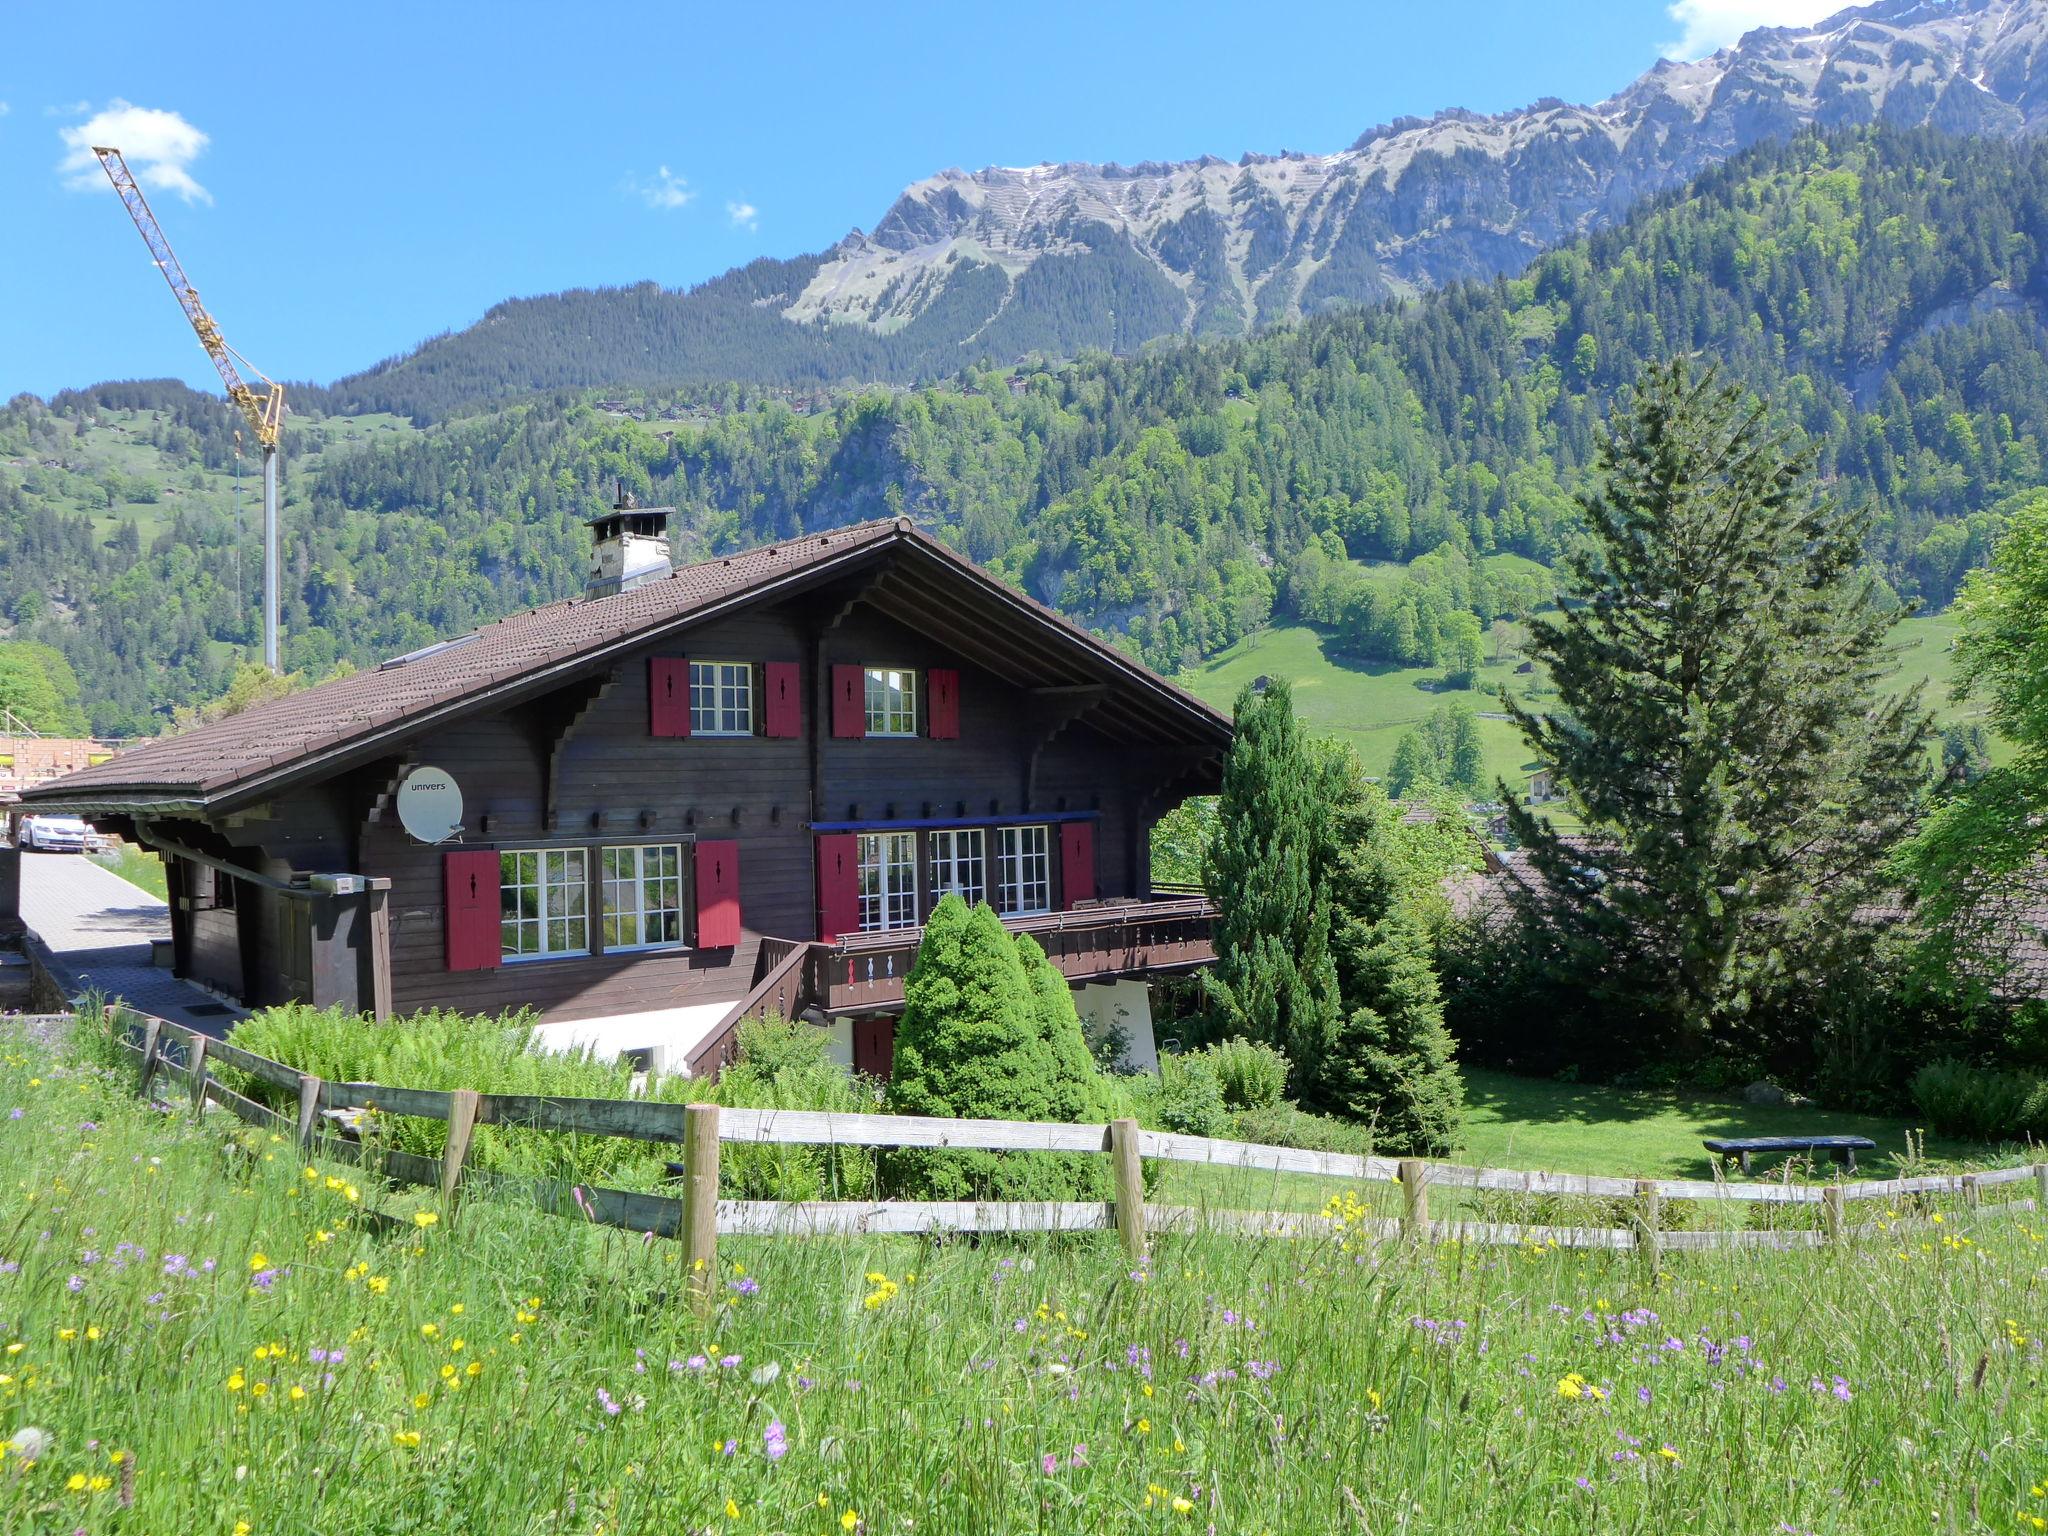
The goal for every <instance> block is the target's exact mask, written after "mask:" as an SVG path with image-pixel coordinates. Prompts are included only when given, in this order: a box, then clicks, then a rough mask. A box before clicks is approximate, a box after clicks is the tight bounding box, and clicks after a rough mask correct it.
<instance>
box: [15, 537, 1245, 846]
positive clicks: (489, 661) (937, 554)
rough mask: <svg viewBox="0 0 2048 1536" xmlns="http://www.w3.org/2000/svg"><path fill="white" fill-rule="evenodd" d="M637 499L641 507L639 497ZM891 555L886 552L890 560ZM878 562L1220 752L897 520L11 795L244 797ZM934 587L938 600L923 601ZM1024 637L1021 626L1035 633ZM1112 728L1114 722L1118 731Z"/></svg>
mask: <svg viewBox="0 0 2048 1536" xmlns="http://www.w3.org/2000/svg"><path fill="white" fill-rule="evenodd" d="M635 510H639V509H635ZM892 556H893V557H894V558H893V559H892V558H891V557H892ZM885 561H886V562H887V563H888V564H889V566H890V569H889V570H888V571H887V572H886V573H885V574H884V576H883V577H882V579H881V580H880V581H879V582H878V584H877V589H876V590H878V591H884V590H886V591H888V592H892V593H894V595H896V596H898V597H899V598H901V599H904V600H905V601H904V603H903V604H902V605H900V606H901V608H902V611H901V612H900V613H899V614H898V616H899V617H901V618H902V619H903V621H904V622H906V623H908V624H910V625H911V626H912V627H914V628H922V629H927V630H929V631H930V632H932V633H933V634H935V635H937V636H939V637H940V638H942V639H943V640H945V641H946V642H947V643H949V644H951V645H952V647H953V648H954V649H955V650H956V651H957V652H958V653H959V654H961V655H962V656H963V657H965V658H966V659H968V660H971V661H974V662H976V663H978V664H980V665H983V666H985V667H987V668H988V669H989V670H990V671H992V672H994V673H996V674H997V675H998V676H1003V677H1007V678H1010V679H1012V680H1015V681H1019V682H1022V683H1024V684H1025V685H1027V686H1031V685H1047V684H1050V685H1055V686H1059V685H1064V686H1074V685H1089V684H1096V685H1104V696H1105V700H1107V699H1108V698H1109V697H1110V696H1111V695H1114V696H1115V700H1116V704H1115V707H1112V708H1106V709H1103V710H1101V711H1099V712H1098V713H1097V714H1095V715H1091V717H1090V721H1091V723H1092V724H1096V725H1097V726H1098V727H1101V728H1104V729H1105V730H1107V731H1108V732H1109V733H1110V734H1112V735H1121V736H1123V737H1125V738H1126V739H1129V740H1131V741H1132V742H1134V743H1136V742H1143V741H1147V740H1154V741H1161V742H1162V743H1166V744H1171V743H1176V742H1178V743H1186V744H1189V745H1200V746H1210V747H1214V748H1216V749H1218V750H1220V749H1221V748H1222V747H1224V746H1226V745H1227V744H1228V742H1229V740H1230V730H1231V727H1230V722H1229V720H1228V719H1227V718H1226V717H1225V716H1223V715H1222V714H1219V713H1218V712H1217V711H1216V710H1214V709H1212V708H1211V707H1210V706H1208V705H1206V704H1204V703H1202V702H1201V701H1200V700H1199V699H1197V698H1195V697H1194V696H1193V695H1192V694H1189V693H1186V692H1184V691H1183V690H1181V689H1180V688H1177V687H1175V686H1174V685H1173V684H1171V683H1169V682H1167V681H1166V680H1165V679H1164V678H1161V677H1159V676H1158V675H1157V674H1155V673H1153V672H1151V671H1149V670H1148V669H1146V668H1145V667H1144V666H1142V665H1141V664H1139V663H1137V662H1135V661H1133V660H1131V659H1130V658H1129V657H1127V656H1125V655H1123V654H1122V653H1121V652H1119V651H1116V650H1115V649H1113V648H1112V647H1110V646H1108V645H1106V644H1104V643H1103V642H1102V641H1101V640H1099V639H1097V638H1096V637H1095V636H1093V635H1091V634H1089V633H1088V632H1087V631H1086V630H1084V629H1081V628H1080V627H1079V626H1077V625H1075V624H1072V623H1069V622H1068V621H1067V620H1065V619H1063V618H1061V617H1060V616H1059V615H1058V614H1055V613H1054V612H1053V611H1052V610H1051V609H1049V608H1046V607H1045V606H1044V605H1043V604H1040V603H1037V602H1035V601H1033V600H1032V599H1030V598H1029V597H1026V596H1025V595H1024V594H1022V593H1020V592H1017V591H1016V590H1015V589H1013V588H1011V587H1008V586H1006V585H1004V584H1003V583H1002V582H1000V581H998V580H997V579H996V578H995V577H993V576H990V575H989V574H988V573H987V572H985V571H983V570H982V569H981V568H980V567H979V566H976V565H975V564H973V563H972V562H971V561H969V560H967V559H966V558H964V557H963V556H961V555H958V554H956V553H954V552H953V551H952V550H950V549H948V548H946V547H945V546H944V545H943V544H941V543H939V542H938V541H937V540H936V539H933V538H931V537H930V536H929V535H927V534H923V533H920V532H918V531H917V530H916V529H915V528H914V527H913V526H912V525H911V523H910V520H909V519H908V518H891V519H886V520H881V521H876V522H869V523H858V524H855V525H853V526H851V527H847V528H838V529H833V530H831V531H829V532H824V533H815V534H806V535H804V536H803V537H801V538H796V539H790V540H787V541H784V542H781V543H777V544H772V545H765V546H762V547H759V548H755V549H750V550H745V551H743V552H741V553H739V554H735V555H731V556H727V557H724V558H722V559H715V560H705V561H701V562H699V563H697V564H695V565H688V566H683V567H680V568H679V569H677V570H676V571H674V572H673V573H672V574H670V575H669V576H667V577H665V578H663V579H660V580H656V581H651V582H648V583H646V584H644V585H642V586H638V587H635V588H633V589H632V590H630V591H626V592H620V593H616V594H613V595H611V596H607V597H598V598H585V597H574V598H568V599H565V600H564V601H561V602H555V603H549V604H547V605H546V606H544V607H540V608H535V609H531V610H529V611H528V612H525V613H520V614H514V615H512V616H511V617H509V618H504V619H499V620H497V621H496V622H495V623H491V624H486V625H485V626H483V628H481V629H478V630H475V631H472V632H471V633H470V634H469V635H465V636H458V637H456V638H454V639H452V640H447V641H442V642H439V643H437V644H435V645H431V646H426V647H423V648H422V649H420V650H418V651H415V652H412V653H411V654H410V655H409V656H406V657H400V658H394V659H393V660H391V661H387V662H384V663H383V664H382V665H380V666H376V667H371V668H368V669H366V670H364V671H361V672H356V673H352V674H350V675H349V676H347V677H342V678H336V679H335V680H334V681H332V682H327V683H321V684H319V685H318V686H316V687H312V688H308V689H305V690H303V691H302V692H299V693H294V694H291V695H289V696H287V697H285V698H282V699H278V700H275V701H273V702H271V703H269V704H263V705H259V706H258V707H256V708H254V709H251V710H247V711H245V712H244V713H242V714H239V715H234V716H231V717H229V718H228V719H225V720H219V721H215V722H213V723H212V724H208V725H202V726H200V727H198V728H197V729H195V730H192V731H188V732H186V733H185V734H183V735H181V736H172V737H166V738H164V739H162V740H159V741H153V742H149V743H146V744H144V745H142V746H139V747H136V748H133V749H132V750H130V751H127V752H123V753H121V754H120V755H119V756H117V757H114V758H112V759H110V760H109V761H107V762H104V763H100V764H97V765H95V766H93V767H89V768H84V769H81V770H79V771H78V772H76V773H71V774H66V775H65V776H64V777H62V778H59V779H53V780H51V781H50V782H48V783H46V784H41V785H37V786H35V787H34V788H33V789H30V790H27V791H25V792H24V794H23V799H24V801H26V802H28V803H31V804H37V805H65V806H76V807H78V808H81V809H100V810H119V809H123V808H140V807H144V806H158V807H162V808H165V809H170V808H172V807H174V806H182V807H185V808H192V809H196V808H198V807H199V806H200V805H201V804H218V803H222V802H226V801H240V800H245V799H253V798H256V797H257V796H258V795H260V794H261V793H264V792H267V791H268V790H269V789H270V788H271V787H273V786H274V785H275V784H276V783H277V782H278V781H279V780H282V779H288V778H290V779H295V778H298V777H301V776H303V775H305V774H307V773H309V772H311V771H312V770H314V769H316V768H324V767H326V766H328V765H337V766H345V765H346V763H347V762H350V761H357V760H363V759H366V758H370V757H374V756H377V755H379V754H378V750H377V749H378V748H379V747H380V746H381V745H383V744H385V743H388V742H390V741H394V740H396V739H398V738H400V737H403V736H406V735H409V734H412V733H413V732H415V731H417V730H419V729H422V728H424V727H426V726H427V725H430V724H435V723H439V722H441V721H443V720H446V719H448V718H452V717H454V716H457V715H461V714H466V713H470V712H472V711H474V710H478V709H481V708H483V707H484V706H486V705H487V704H491V703H493V702H498V701H506V700H507V699H508V696H509V695H514V694H516V695H518V696H520V697H524V696H529V695H531V694H534V693H541V692H545V691H547V690H548V689H550V688H553V687H557V686H560V685H561V684H563V683H565V682H568V681H570V680H572V679H574V678H575V677H577V676H578V675H582V674H586V673H588V672H589V671H591V670H592V669H594V668H595V667H597V666H600V665H603V664H605V663H606V662H607V661H608V660H609V659H610V658H611V657H612V656H613V655H614V654H615V653H617V652H619V651H622V650H626V649H630V648H631V647H633V646H635V645H638V644H642V643H644V642H645V641H647V640H650V639H655V638H659V637H661V636H663V635H665V634H668V633H671V632H673V631H676V630H680V629H684V628H687V627H688V626H689V625H690V624H692V623H698V622H702V621H703V620H705V619H709V618H712V617H715V616H717V615H719V614H721V613H725V612H728V611H730V610H732V609H734V608H737V607H741V606H744V605H746V604H749V603H753V602H757V601H761V600H764V599H768V598H772V597H775V596H778V595H781V594H784V593H786V592H789V591H793V590H795V589H798V588H801V587H804V586H808V585H812V584H815V583H816V582H818V581H822V580H828V579H830V578H831V577H833V576H834V575H836V574H839V573H842V572H844V571H847V570H851V569H856V568H865V567H867V566H870V565H880V564H882V563H884V562H885ZM963 587H964V588H968V589H971V592H972V594H973V595H975V596H976V597H978V598H979V599H980V600H981V601H982V602H983V603H984V604H987V605H994V606H999V607H1001V608H1004V609H1007V610H1009V611H1010V612H1011V613H1012V614H1014V615H1016V616H1018V617H1021V618H1023V619H1024V620H1025V621H1026V622H1027V625H1028V629H1027V631H1026V632H1024V633H1020V632H1019V631H1018V629H1017V627H1016V626H1014V625H1012V626H1010V628H1009V629H1008V631H1007V632H997V631H995V630H993V629H991V628H990V627H988V626H986V625H980V624H975V623H972V622H966V621H960V620H958V619H957V618H955V619H954V621H953V622H948V619H949V618H952V617H953V616H954V615H955V614H956V612H957V609H958V606H959V602H958V599H959V598H960V597H961V596H962V595H963V593H962V589H963ZM934 597H937V598H939V599H941V600H940V601H939V602H937V603H934V602H932V601H931V600H932V599H933V598H934ZM1032 632H1035V633H1032ZM1120 726H1121V727H1122V729H1121V730H1120V729H1119V727H1120Z"/></svg>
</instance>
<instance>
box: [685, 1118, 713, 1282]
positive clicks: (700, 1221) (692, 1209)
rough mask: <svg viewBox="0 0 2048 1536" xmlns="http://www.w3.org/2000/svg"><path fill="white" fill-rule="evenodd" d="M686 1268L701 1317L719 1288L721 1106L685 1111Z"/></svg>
mask: <svg viewBox="0 0 2048 1536" xmlns="http://www.w3.org/2000/svg"><path fill="white" fill-rule="evenodd" d="M683 1268H684V1272H685V1273H686V1274H687V1275H688V1277H689V1282H688V1283H689V1287H690V1299H691V1302H692V1304H693V1305H694V1306H695V1307H696V1309H697V1311H698V1312H699V1313H707V1312H709V1311H710V1310H711V1301H712V1298H713V1297H714V1296H715V1295H717V1291H716V1289H715V1287H716V1286H717V1284H718V1106H717V1105H716V1104H689V1105H685V1106H684V1108H683Z"/></svg>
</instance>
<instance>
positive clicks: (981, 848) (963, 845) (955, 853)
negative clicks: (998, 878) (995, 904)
mask: <svg viewBox="0 0 2048 1536" xmlns="http://www.w3.org/2000/svg"><path fill="white" fill-rule="evenodd" d="M931 837H932V858H931V865H932V873H931V893H932V900H933V902H934V903H936V902H937V901H938V899H939V898H940V897H941V896H944V895H945V894H946V893H947V892H948V891H958V892H959V893H960V899H961V900H962V901H964V902H966V903H967V905H969V906H970V907H971V906H973V905H974V904H975V903H976V902H978V901H981V900H983V899H984V898H986V896H987V894H988V862H987V856H986V852H985V850H986V848H987V846H988V844H987V840H986V838H985V836H984V834H983V832H982V830H981V828H979V827H947V828H944V829H942V830H940V831H937V832H934V833H932V835H931Z"/></svg>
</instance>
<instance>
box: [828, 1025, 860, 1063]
mask: <svg viewBox="0 0 2048 1536" xmlns="http://www.w3.org/2000/svg"><path fill="white" fill-rule="evenodd" d="M825 1059H826V1060H827V1061H829V1062H832V1063H834V1064H836V1065H838V1066H842V1067H844V1068H846V1070H847V1071H849V1072H851V1071H852V1070H853V1020H852V1019H851V1018H844V1019H827V1020H826V1021H825Z"/></svg>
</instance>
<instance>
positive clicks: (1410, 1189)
mask: <svg viewBox="0 0 2048 1536" xmlns="http://www.w3.org/2000/svg"><path fill="white" fill-rule="evenodd" d="M1400 1177H1401V1235H1402V1236H1403V1237H1404V1238H1406V1239H1408V1241H1410V1242H1421V1241H1422V1240H1423V1239H1425V1238H1427V1237H1428V1236H1429V1164H1427V1163H1425V1162H1424V1161H1423V1160H1422V1159H1421V1158H1419V1157H1404V1158H1402V1159H1401V1174H1400Z"/></svg>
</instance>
